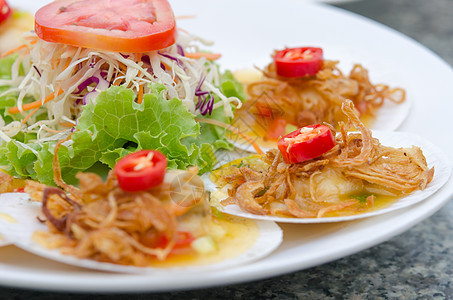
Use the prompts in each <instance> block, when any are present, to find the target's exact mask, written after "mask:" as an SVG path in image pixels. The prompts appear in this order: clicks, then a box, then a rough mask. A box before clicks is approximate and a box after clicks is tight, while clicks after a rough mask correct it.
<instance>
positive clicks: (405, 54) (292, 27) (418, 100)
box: [0, 0, 453, 292]
mask: <svg viewBox="0 0 453 300" xmlns="http://www.w3.org/2000/svg"><path fill="white" fill-rule="evenodd" d="M30 2H31V1H26V0H16V1H15V3H17V5H19V6H22V7H27V3H30ZM40 3H42V1H33V2H32V5H33V7H38V6H39V4H40ZM275 3H276V1H275V0H248V1H239V0H229V1H227V0H217V1H201V0H192V1H186V0H178V1H172V4H173V7H174V9H175V13H176V15H188V14H197V15H198V18H197V19H193V20H184V21H181V22H180V25H179V26H181V27H183V28H186V29H188V30H190V31H191V32H194V33H197V34H199V35H201V36H203V37H206V38H208V39H211V40H213V41H215V42H216V44H215V46H214V47H213V51H218V52H221V53H223V55H224V56H223V58H222V60H221V61H220V63H221V64H222V65H223V66H225V67H228V68H231V69H239V68H243V67H247V66H250V65H253V64H256V65H258V66H260V65H264V64H265V63H266V62H267V61H268V60H269V53H271V51H272V49H274V48H277V47H281V46H282V45H286V46H297V45H321V46H322V47H324V48H325V49H328V51H326V55H327V57H329V56H330V57H333V56H335V57H342V56H346V55H349V54H350V53H354V55H353V57H354V58H357V61H360V62H363V63H364V64H366V65H367V67H368V68H369V69H370V70H373V71H376V72H377V71H378V70H379V71H380V72H382V74H389V76H392V74H394V72H397V74H400V75H402V76H403V77H404V82H397V80H396V79H395V81H394V80H393V79H392V80H387V77H385V76H384V77H385V79H386V80H385V81H388V82H392V83H394V84H395V85H401V86H404V87H405V88H406V89H407V90H408V96H409V97H411V98H413V101H414V105H413V107H412V110H411V113H410V115H409V117H408V118H407V119H406V120H405V121H404V123H403V124H402V126H401V127H400V128H401V130H403V131H407V132H412V133H416V134H418V135H420V136H422V137H424V138H425V139H428V140H429V141H431V142H433V143H434V144H436V145H437V146H438V147H440V148H441V149H442V150H443V151H444V152H445V153H446V154H447V155H448V157H449V159H450V160H452V159H453V139H452V138H451V137H446V136H445V131H444V130H443V128H450V126H451V111H453V101H452V99H451V97H452V96H451V89H450V83H451V82H453V71H452V69H451V67H450V66H449V65H448V64H446V63H445V62H444V61H443V60H441V59H440V58H439V57H438V56H436V55H435V54H433V53H432V52H431V51H430V50H428V49H426V48H424V47H422V46H421V45H420V44H418V43H416V42H414V41H413V40H411V39H410V38H408V37H406V36H404V35H402V34H400V33H398V32H395V31H394V30H392V29H389V28H387V27H384V26H381V25H379V24H377V23H375V22H372V21H369V20H367V19H365V18H363V17H359V16H356V15H354V14H351V13H348V12H344V11H342V10H339V9H336V8H332V7H328V6H323V5H315V4H305V3H303V2H302V1H295V0H281V1H278V9H276V4H275ZM257 8H259V9H257ZM269 20H272V22H270V21H269ZM333 54H335V55H333ZM414 62H417V63H414ZM426 74H435V76H426ZM439 78H443V81H442V82H440V81H439ZM372 79H373V80H375V78H372ZM427 112H429V113H427ZM439 129H440V130H439ZM452 195H453V179H452V178H450V179H449V181H448V182H447V184H446V185H445V186H444V187H443V188H441V189H440V190H439V191H437V192H436V193H435V194H434V195H433V196H431V197H429V198H428V199H426V200H425V201H422V202H420V203H418V204H416V205H413V206H411V207H408V208H405V209H401V210H398V211H395V212H391V213H388V214H385V215H381V216H376V217H372V218H367V219H362V220H356V221H350V222H341V223H329V224H283V225H282V228H283V230H284V241H283V244H282V245H281V246H280V247H279V249H278V250H277V251H275V252H274V253H273V254H272V255H270V256H268V257H267V258H265V259H263V260H259V261H256V262H254V263H252V264H246V265H243V266H238V267H234V268H229V269H225V270H222V271H220V272H219V271H216V272H206V273H202V274H197V276H191V274H190V273H185V272H182V273H180V274H173V275H172V276H146V275H131V274H127V275H125V274H112V273H105V272H97V271H88V270H85V269H81V268H77V267H68V266H66V265H63V264H60V263H56V262H53V261H49V260H46V259H42V258H40V257H37V256H32V255H30V254H28V253H26V252H24V251H22V250H20V249H18V248H16V247H13V246H7V247H2V248H0V283H1V284H2V285H11V286H20V287H27V288H36V289H47V290H49V289H51V290H66V291H69V290H70V291H105V292H114V291H134V292H136V291H169V290H175V289H183V288H185V289H188V288H201V287H208V286H215V285H225V284H231V283H237V282H245V281H251V280H257V279H261V278H266V277H271V276H276V275H279V274H283V273H287V272H292V271H295V270H301V269H306V268H309V267H312V266H316V265H319V264H323V263H326V262H329V261H332V260H335V259H338V258H341V257H344V256H347V255H350V254H353V253H356V252H359V251H361V250H363V249H366V248H369V247H372V246H374V245H377V244H379V243H381V242H383V241H385V240H388V239H390V238H392V237H394V236H396V235H398V234H400V233H402V232H404V231H405V230H407V229H409V228H410V227H412V226H413V225H415V224H417V223H418V222H420V221H422V220H423V219H425V218H427V217H429V216H430V215H432V214H433V213H435V212H436V211H437V210H438V209H440V208H441V207H442V206H443V205H445V204H446V203H447V202H448V201H449V200H450V199H451V198H452ZM301 254H303V255H301Z"/></svg>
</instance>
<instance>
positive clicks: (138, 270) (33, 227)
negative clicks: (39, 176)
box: [0, 193, 283, 274]
mask: <svg viewBox="0 0 453 300" xmlns="http://www.w3.org/2000/svg"><path fill="white" fill-rule="evenodd" d="M0 213H1V214H4V215H7V216H8V218H0V234H2V235H3V236H4V237H5V238H6V239H7V240H8V241H10V243H11V244H13V245H15V246H17V247H19V248H21V249H23V250H25V251H28V252H30V253H33V254H35V255H38V256H41V257H44V258H47V259H51V260H54V261H58V262H61V263H64V264H68V265H74V266H78V267H83V268H88V269H94V270H101V271H108V272H119V273H135V274H157V273H158V274H162V273H163V272H166V273H171V272H184V271H186V272H189V271H190V272H198V271H199V272H204V271H210V270H215V269H225V268H229V267H232V266H237V265H243V264H247V263H250V262H252V261H255V260H257V259H260V258H262V257H265V256H267V255H268V254H270V253H271V252H272V251H274V250H275V249H277V247H278V246H279V245H280V244H281V242H282V239H283V232H282V230H281V229H280V227H279V226H278V225H277V224H275V223H274V222H269V221H256V222H255V223H256V224H257V226H258V230H259V236H258V237H257V239H256V241H255V244H254V245H253V246H252V247H251V248H249V249H248V250H247V251H245V252H243V253H239V254H238V256H236V257H233V258H229V259H226V260H223V261H221V262H218V263H213V264H208V265H202V266H193V267H192V266H188V267H164V268H157V267H135V266H123V265H116V264H112V263H104V262H98V261H94V260H90V259H79V258H77V257H75V256H70V255H64V254H62V253H60V251H59V250H58V249H52V250H50V249H47V248H45V247H43V246H42V245H41V244H39V243H37V242H36V241H34V240H33V238H32V235H33V233H34V232H36V231H48V227H47V225H45V224H43V223H42V222H40V221H39V219H41V220H42V219H45V218H44V217H43V216H42V213H41V203H40V202H32V201H31V200H30V199H29V197H28V195H27V194H23V193H22V194H17V193H16V194H12V193H11V194H2V195H0ZM5 219H9V221H7V220H5ZM11 220H14V221H13V222H11Z"/></svg>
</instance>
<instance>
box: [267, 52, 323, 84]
mask: <svg viewBox="0 0 453 300" xmlns="http://www.w3.org/2000/svg"><path fill="white" fill-rule="evenodd" d="M274 62H275V66H276V68H277V74H278V75H279V76H282V77H302V76H313V75H316V73H318V71H319V70H320V69H321V67H322V64H323V52H322V49H321V48H316V47H302V48H287V49H285V50H282V51H278V52H277V53H276V54H275V56H274Z"/></svg>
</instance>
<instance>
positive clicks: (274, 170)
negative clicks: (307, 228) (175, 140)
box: [214, 100, 434, 218]
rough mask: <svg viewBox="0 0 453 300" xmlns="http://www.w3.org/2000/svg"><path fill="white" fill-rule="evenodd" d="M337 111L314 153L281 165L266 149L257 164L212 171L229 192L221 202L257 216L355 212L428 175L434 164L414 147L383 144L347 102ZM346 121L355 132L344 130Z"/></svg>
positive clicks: (409, 189) (278, 156) (413, 187)
mask: <svg viewBox="0 0 453 300" xmlns="http://www.w3.org/2000/svg"><path fill="white" fill-rule="evenodd" d="M342 111H343V113H344V114H345V115H346V116H347V118H348V120H349V122H348V123H347V124H344V123H343V122H340V124H339V132H338V133H337V135H336V146H335V147H334V148H332V149H331V150H330V151H328V152H327V153H324V154H323V155H322V156H320V157H318V158H315V159H312V160H308V161H305V162H302V163H297V164H286V163H285V162H284V161H283V159H282V155H281V154H280V152H279V151H278V150H271V151H268V152H267V153H266V154H265V155H263V156H259V157H256V160H259V161H261V164H257V163H256V161H255V163H250V164H248V165H247V164H246V165H245V166H244V165H242V166H240V167H238V166H234V165H233V166H229V167H225V168H221V169H219V170H217V171H216V172H215V173H214V175H215V176H214V177H217V179H215V181H216V183H217V184H218V185H220V186H221V187H226V188H227V189H228V194H229V198H227V199H225V200H223V201H222V202H221V203H222V204H223V205H228V204H233V203H235V204H238V205H239V206H240V207H241V208H242V209H243V210H244V211H247V212H250V213H252V214H258V215H279V216H291V217H299V218H314V217H323V216H325V215H326V214H328V213H330V212H334V211H341V210H345V209H347V210H349V211H352V212H353V213H358V212H361V211H364V210H365V209H368V208H370V207H372V206H373V205H374V203H375V197H376V196H378V195H390V196H394V197H397V196H401V195H403V194H407V193H411V192H413V191H414V190H417V189H421V190H423V189H424V188H425V187H426V185H427V184H428V183H429V182H430V181H431V180H432V178H433V176H434V168H429V167H428V165H427V162H426V159H425V157H424V155H423V153H422V151H421V150H420V148H418V147H415V146H412V147H411V148H392V147H387V146H383V145H381V144H380V142H379V140H377V139H376V138H373V137H372V134H371V131H370V130H369V129H368V128H366V127H365V126H364V125H363V123H362V122H361V121H360V119H359V118H358V116H357V112H356V111H355V109H354V105H353V103H352V102H351V101H349V100H346V101H344V102H343V104H342ZM352 126H353V127H354V128H356V129H358V130H359V133H354V132H348V130H349V129H350V128H351V127H352ZM263 164H264V167H263Z"/></svg>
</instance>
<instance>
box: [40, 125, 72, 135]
mask: <svg viewBox="0 0 453 300" xmlns="http://www.w3.org/2000/svg"><path fill="white" fill-rule="evenodd" d="M42 128H43V129H44V130H45V131H47V132H50V133H60V132H65V131H68V130H69V128H68V129H63V130H54V129H50V128H49V127H46V126H43V127H42Z"/></svg>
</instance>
